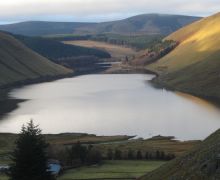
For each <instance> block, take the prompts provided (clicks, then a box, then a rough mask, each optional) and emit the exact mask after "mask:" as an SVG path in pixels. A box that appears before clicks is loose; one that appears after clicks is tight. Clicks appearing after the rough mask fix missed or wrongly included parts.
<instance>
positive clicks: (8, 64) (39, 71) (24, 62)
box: [0, 32, 72, 86]
mask: <svg viewBox="0 0 220 180" xmlns="http://www.w3.org/2000/svg"><path fill="white" fill-rule="evenodd" d="M71 72H72V71H71V70H69V69H66V68H64V67H62V66H59V65H57V64H54V63H52V62H51V61H49V60H47V59H46V58H44V57H42V56H40V55H39V54H37V53H35V52H33V51H32V50H30V49H29V48H27V47H26V46H24V45H23V44H22V43H20V42H19V41H18V40H16V39H15V38H13V37H12V36H10V35H8V34H4V33H2V32H0V86H3V85H8V84H12V83H16V82H20V81H25V80H31V79H32V80H33V79H38V78H48V77H53V76H60V75H65V74H68V73H71Z"/></svg>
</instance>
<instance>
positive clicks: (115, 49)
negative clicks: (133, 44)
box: [64, 40, 137, 58]
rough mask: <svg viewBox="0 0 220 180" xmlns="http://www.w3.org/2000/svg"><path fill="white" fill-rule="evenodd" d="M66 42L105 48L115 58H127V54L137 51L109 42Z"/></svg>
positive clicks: (67, 42)
mask: <svg viewBox="0 0 220 180" xmlns="http://www.w3.org/2000/svg"><path fill="white" fill-rule="evenodd" d="M64 43H65V44H72V45H76V46H83V47H89V48H98V49H104V50H106V51H107V52H109V53H110V54H111V56H112V57H113V58H125V56H133V55H135V54H136V53H137V52H136V51H135V50H134V49H132V48H128V47H123V46H119V45H113V44H108V43H105V42H98V41H90V40H82V41H64Z"/></svg>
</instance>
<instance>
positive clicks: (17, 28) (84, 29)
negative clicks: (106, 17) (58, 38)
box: [0, 14, 199, 36]
mask: <svg viewBox="0 0 220 180" xmlns="http://www.w3.org/2000/svg"><path fill="white" fill-rule="evenodd" d="M198 19H199V18H198V17H192V16H181V15H160V14H144V15H139V16H134V17H131V18H127V19H124V20H119V21H112V22H103V23H74V22H73V23H70V22H40V21H30V22H22V23H16V24H9V25H1V26H0V30H4V31H8V32H11V33H15V34H21V35H29V36H42V35H51V34H100V33H116V34H164V35H167V34H170V33H172V32H174V31H176V30H177V29H179V28H181V27H183V26H185V25H187V24H189V23H192V22H194V21H196V20H198Z"/></svg>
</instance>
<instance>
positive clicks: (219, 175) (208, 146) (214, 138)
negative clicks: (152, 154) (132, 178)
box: [140, 130, 220, 180]
mask: <svg viewBox="0 0 220 180" xmlns="http://www.w3.org/2000/svg"><path fill="white" fill-rule="evenodd" d="M161 179H163V180H186V179H188V180H213V179H216V180H217V179H220V130H218V131H216V132H215V133H213V134H212V135H211V136H209V137H208V138H207V139H205V140H204V141H203V142H202V143H201V144H200V145H198V146H196V147H195V148H194V149H193V150H191V151H190V152H188V153H187V154H185V155H184V156H182V157H180V158H177V159H175V160H172V161H170V162H168V163H166V164H165V165H163V166H161V167H160V168H158V169H157V170H155V171H153V172H151V173H148V174H147V175H146V176H144V177H142V178H140V180H161Z"/></svg>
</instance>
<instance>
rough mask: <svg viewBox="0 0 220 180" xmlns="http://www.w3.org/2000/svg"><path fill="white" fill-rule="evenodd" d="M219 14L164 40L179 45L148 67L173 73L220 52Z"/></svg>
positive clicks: (211, 58)
mask: <svg viewBox="0 0 220 180" xmlns="http://www.w3.org/2000/svg"><path fill="white" fill-rule="evenodd" d="M219 22H220V13H219V14H216V15H214V16H210V17H208V18H204V19H202V20H200V21H198V22H195V23H193V24H191V25H188V26H186V27H184V28H182V29H180V30H179V31H177V32H175V33H173V34H171V35H170V36H168V37H167V38H166V39H171V40H175V41H178V42H180V45H179V46H178V47H177V48H176V49H175V50H174V51H172V52H171V53H169V54H168V55H167V56H165V57H163V58H162V59H161V60H160V61H158V62H157V63H155V64H153V65H151V66H149V68H150V69H154V70H156V71H158V72H160V73H161V72H163V71H161V70H160V69H161V68H160V67H164V68H162V69H163V70H164V69H165V72H168V73H169V72H173V71H176V70H179V69H182V68H185V67H187V66H189V65H191V64H194V63H197V62H200V61H203V60H206V59H210V60H214V58H216V57H215V56H214V54H215V53H217V52H219V51H220V46H219V44H220V23H219Z"/></svg>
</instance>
